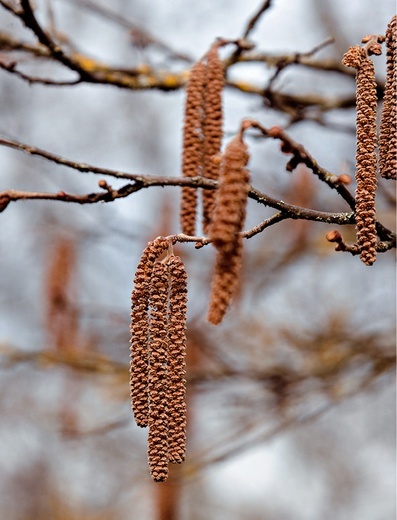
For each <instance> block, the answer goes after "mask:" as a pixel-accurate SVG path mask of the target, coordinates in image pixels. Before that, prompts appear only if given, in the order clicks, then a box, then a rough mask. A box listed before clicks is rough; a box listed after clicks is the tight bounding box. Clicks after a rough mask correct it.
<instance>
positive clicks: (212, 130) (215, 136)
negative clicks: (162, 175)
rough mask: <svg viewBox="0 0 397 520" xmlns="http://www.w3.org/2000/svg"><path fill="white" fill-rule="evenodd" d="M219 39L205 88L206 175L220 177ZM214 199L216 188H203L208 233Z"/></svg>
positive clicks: (222, 78)
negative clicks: (214, 189)
mask: <svg viewBox="0 0 397 520" xmlns="http://www.w3.org/2000/svg"><path fill="white" fill-rule="evenodd" d="M219 45H220V44H219V42H215V43H214V45H212V47H211V49H210V50H209V51H208V52H207V54H206V59H207V69H206V88H205V94H204V111H205V116H204V124H203V134H204V157H203V176H204V177H206V178H207V179H212V180H218V177H219V160H218V158H219V157H218V156H219V154H220V151H221V145H222V135H223V129H222V125H223V114H222V91H223V87H224V83H225V69H224V65H223V63H222V60H221V59H220V57H219V53H218V49H219ZM214 201H215V192H214V191H213V190H204V192H203V229H204V232H205V233H207V230H208V226H209V224H210V221H211V217H212V211H213V207H214Z"/></svg>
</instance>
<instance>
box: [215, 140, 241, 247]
mask: <svg viewBox="0 0 397 520" xmlns="http://www.w3.org/2000/svg"><path fill="white" fill-rule="evenodd" d="M248 159H249V155H248V148H247V146H246V145H245V143H244V141H243V140H242V138H241V136H240V135H238V136H236V137H235V138H234V139H232V141H230V143H229V144H228V146H227V147H226V150H225V153H224V155H223V157H222V162H221V174H220V179H219V187H218V189H217V190H216V199H215V209H214V214H213V219H212V223H211V226H210V228H209V237H210V238H211V240H212V242H213V244H214V245H215V247H216V248H217V249H219V250H222V251H223V252H225V253H230V252H231V251H233V249H234V242H235V239H236V234H237V233H240V232H241V231H242V228H243V226H244V221H245V215H246V206H247V199H248V192H249V180H250V179H249V173H248V170H247V169H246V168H245V166H246V165H247V163H248Z"/></svg>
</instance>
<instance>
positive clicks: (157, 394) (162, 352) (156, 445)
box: [148, 262, 169, 482]
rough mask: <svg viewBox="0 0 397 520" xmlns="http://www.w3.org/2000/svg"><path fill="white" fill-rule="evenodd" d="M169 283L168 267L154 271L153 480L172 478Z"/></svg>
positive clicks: (150, 443) (150, 454) (157, 266)
mask: <svg viewBox="0 0 397 520" xmlns="http://www.w3.org/2000/svg"><path fill="white" fill-rule="evenodd" d="M168 286H169V279H168V272H167V268H166V266H165V265H164V264H163V263H161V262H158V263H156V264H155V266H154V268H153V275H152V280H151V290H150V324H149V327H150V331H149V381H148V391H149V435H148V460H149V467H150V473H151V476H152V478H153V480H155V481H157V482H162V481H164V480H166V479H167V477H168V403H167V389H168V367H167V363H168V354H167V350H168V345H167V344H168V337H167V328H168V324H167V306H168V290H169V287H168Z"/></svg>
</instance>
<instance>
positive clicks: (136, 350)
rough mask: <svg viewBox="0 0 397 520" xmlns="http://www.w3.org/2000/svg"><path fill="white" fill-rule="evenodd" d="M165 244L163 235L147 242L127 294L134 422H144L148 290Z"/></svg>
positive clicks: (165, 240)
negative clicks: (128, 296) (129, 306)
mask: <svg viewBox="0 0 397 520" xmlns="http://www.w3.org/2000/svg"><path fill="white" fill-rule="evenodd" d="M167 247H168V240H167V239H166V238H162V237H159V238H156V239H155V240H154V241H152V242H149V244H148V246H147V247H146V249H145V250H144V252H143V254H142V257H141V260H140V261H139V264H138V267H137V270H136V274H135V279H134V289H133V291H132V295H131V303H132V311H131V327H130V330H131V341H130V351H131V363H130V394H131V404H132V410H133V412H134V417H135V421H136V423H137V425H138V426H141V427H145V426H147V425H148V418H149V401H148V362H149V357H148V355H149V354H148V337H149V317H148V311H149V291H150V284H151V276H152V271H153V266H154V263H155V261H156V259H157V258H158V257H159V256H160V255H161V253H162V252H163V251H165V250H166V249H167Z"/></svg>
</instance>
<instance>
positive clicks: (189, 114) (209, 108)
mask: <svg viewBox="0 0 397 520" xmlns="http://www.w3.org/2000/svg"><path fill="white" fill-rule="evenodd" d="M223 44H224V42H222V41H221V40H218V41H216V42H215V43H214V44H213V45H212V47H211V48H210V50H209V51H208V52H207V53H206V54H205V56H204V57H203V58H202V59H201V60H200V61H199V62H197V63H196V64H195V65H194V66H193V67H192V70H191V72H190V78H189V81H188V84H187V86H186V103H185V120H184V127H183V154H182V174H183V176H184V177H197V176H201V177H205V178H207V179H212V180H217V179H218V177H219V154H220V151H221V144H222V135H223V131H222V121H223V118H222V91H223V87H224V75H225V70H224V66H223V63H222V60H221V59H220V57H219V47H220V46H221V45H223ZM214 200H215V194H214V191H212V190H204V193H203V230H204V232H205V233H207V231H208V227H209V224H210V220H211V215H212V212H213V207H214ZM196 214H197V190H196V189H195V188H191V187H188V186H184V187H183V188H182V201H181V214H180V220H181V228H182V232H183V233H185V234H186V235H191V236H194V235H195V231H196Z"/></svg>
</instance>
